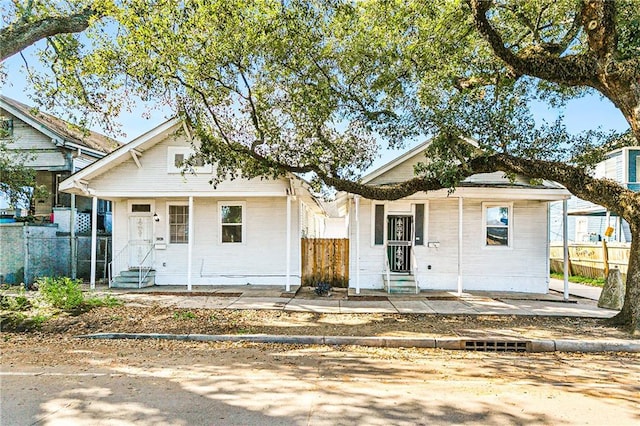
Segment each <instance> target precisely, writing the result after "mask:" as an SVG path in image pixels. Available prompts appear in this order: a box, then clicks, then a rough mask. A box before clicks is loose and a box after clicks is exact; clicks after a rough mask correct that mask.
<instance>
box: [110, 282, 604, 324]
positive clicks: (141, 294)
mask: <svg viewBox="0 0 640 426" xmlns="http://www.w3.org/2000/svg"><path fill="white" fill-rule="evenodd" d="M560 283H562V282H560ZM250 287H253V288H250ZM255 287H258V288H255ZM154 290H155V291H154ZM598 290H599V289H598ZM113 293H117V295H118V296H117V297H118V298H119V299H121V300H123V301H124V302H126V303H128V304H133V305H139V306H149V305H154V304H158V305H161V306H169V307H175V308H182V309H235V310H249V309H268V310H281V311H296V312H314V313H327V314H337V313H397V314H432V315H522V316H564V317H583V318H610V317H612V316H614V315H615V314H616V313H617V311H614V310H609V309H601V308H598V307H597V306H596V302H595V301H593V300H591V299H584V298H580V299H578V298H572V299H570V300H569V301H568V302H565V301H564V300H563V298H562V295H558V294H556V293H550V294H524V293H512V292H473V293H463V294H462V296H461V297H458V296H457V294H456V293H455V292H446V291H436V292H421V293H420V294H417V295H387V294H386V293H384V292H371V293H365V294H361V295H359V296H354V295H350V294H348V293H347V292H346V291H345V290H342V291H334V293H333V294H332V295H331V296H330V297H318V296H315V295H313V294H312V293H313V292H312V291H311V290H310V289H309V288H301V289H297V291H296V292H289V293H285V292H283V290H282V287H281V286H233V287H208V288H206V289H202V288H194V291H192V292H187V291H185V287H184V286H180V287H178V286H176V288H172V287H164V286H163V287H160V288H159V287H151V288H147V289H143V291H135V292H132V291H117V292H111V294H113Z"/></svg>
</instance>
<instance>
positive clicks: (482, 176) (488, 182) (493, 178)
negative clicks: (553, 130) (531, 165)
mask: <svg viewBox="0 0 640 426" xmlns="http://www.w3.org/2000/svg"><path fill="white" fill-rule="evenodd" d="M463 139H464V140H465V141H467V142H468V143H470V144H472V145H474V146H477V142H476V141H475V140H473V139H470V138H463ZM431 141H432V139H428V140H426V141H424V142H422V143H420V144H418V145H416V146H415V147H413V148H411V149H410V150H408V151H407V152H405V153H404V154H402V155H400V156H398V157H396V158H394V159H393V160H391V161H389V162H388V163H387V164H384V165H383V166H381V167H379V168H377V169H376V170H374V171H372V172H371V173H369V174H367V175H365V176H364V177H363V178H362V180H361V183H363V184H367V183H371V182H372V181H374V180H375V179H376V178H378V177H380V176H382V175H383V174H385V173H387V172H389V171H391V170H393V169H394V168H396V167H398V166H400V165H402V164H404V163H405V162H406V161H409V160H410V159H411V158H413V157H415V156H416V155H418V154H420V153H422V152H424V151H425V149H426V148H427V147H428V146H429V144H430V143H431ZM425 159H426V157H425ZM500 173H502V172H494V173H478V174H475V175H472V176H469V177H468V178H467V179H465V180H464V181H462V183H461V185H460V186H469V187H473V186H476V187H480V186H492V187H502V186H504V187H514V186H521V187H528V188H547V189H564V187H563V186H562V185H560V184H558V183H556V182H552V181H549V180H543V181H542V183H541V184H540V185H533V184H531V183H529V180H530V179H529V178H528V177H526V176H517V177H516V180H515V181H514V182H511V181H509V179H507V178H506V177H504V176H503V175H499V174H500ZM394 183H395V182H394Z"/></svg>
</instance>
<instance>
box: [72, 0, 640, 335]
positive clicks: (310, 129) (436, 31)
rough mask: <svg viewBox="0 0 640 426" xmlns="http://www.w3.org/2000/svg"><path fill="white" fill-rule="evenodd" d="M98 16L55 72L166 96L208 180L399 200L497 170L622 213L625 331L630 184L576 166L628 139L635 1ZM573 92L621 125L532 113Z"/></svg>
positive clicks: (630, 317)
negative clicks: (415, 160)
mask: <svg viewBox="0 0 640 426" xmlns="http://www.w3.org/2000/svg"><path fill="white" fill-rule="evenodd" d="M109 13H110V15H111V16H113V18H114V19H115V21H116V22H117V29H116V27H115V26H114V29H113V30H112V31H111V32H110V34H109V37H105V36H104V34H103V36H102V37H98V38H94V39H93V42H92V49H91V52H90V53H89V55H88V56H85V57H83V59H82V60H81V61H77V62H75V63H70V64H71V65H73V66H77V68H73V67H72V68H70V69H73V70H74V71H75V70H77V69H80V70H82V72H84V73H85V75H99V76H100V77H99V79H100V80H99V81H106V82H109V81H111V82H118V83H119V84H120V86H119V88H120V89H122V88H124V89H125V90H126V91H127V92H126V93H130V92H131V91H135V93H137V94H138V95H141V96H142V97H143V98H145V99H157V100H160V101H162V100H164V101H166V102H168V103H171V104H173V105H175V107H176V110H177V111H179V112H180V114H182V115H183V116H184V118H185V119H186V120H188V121H189V123H190V124H191V126H192V127H193V128H194V129H195V130H196V134H197V136H198V138H199V139H200V140H201V141H202V146H201V153H202V155H204V156H205V157H207V158H208V159H209V161H211V162H213V163H215V164H216V166H217V171H218V173H217V176H218V179H224V178H227V177H235V176H237V175H238V174H242V175H245V176H248V177H252V176H258V175H280V174H283V173H287V172H296V173H305V174H307V175H308V176H312V177H313V178H314V179H315V180H316V181H317V182H318V183H322V184H325V185H327V186H330V187H333V188H336V189H338V190H344V191H349V192H352V193H357V194H361V195H363V196H365V197H368V198H373V199H398V198H402V197H405V196H407V195H410V194H412V193H415V192H417V191H430V190H435V189H440V188H454V187H455V186H456V185H457V184H458V183H459V182H460V181H461V180H462V179H464V178H465V177H467V176H469V175H471V174H474V173H480V172H491V171H503V172H505V173H508V174H518V173H519V174H523V175H527V176H530V177H532V178H545V179H551V180H555V181H557V182H559V183H561V184H563V185H565V186H566V187H567V188H568V189H569V190H570V191H571V192H572V193H573V194H574V195H577V196H579V197H581V198H583V199H586V200H589V201H592V202H595V203H597V204H601V205H603V206H605V207H606V208H608V209H609V210H611V211H613V212H615V213H616V214H619V215H620V216H621V217H623V218H624V219H625V220H626V221H627V222H628V223H629V225H630V228H631V232H632V235H633V242H632V246H631V257H630V262H629V270H628V275H627V287H626V297H625V304H624V307H623V309H622V311H621V312H620V314H619V315H617V316H616V317H615V318H614V322H615V323H617V324H624V325H626V326H628V327H629V328H630V329H631V330H633V331H637V330H639V329H640V215H638V208H639V207H640V195H639V194H636V193H634V192H632V191H630V190H628V189H627V188H625V187H624V186H622V185H620V184H618V183H615V182H613V181H609V180H604V179H595V178H593V177H592V176H591V174H590V171H591V168H590V167H591V166H592V165H593V164H594V163H595V162H597V161H598V160H600V159H602V158H603V157H602V155H603V153H604V152H606V151H607V150H608V149H611V148H613V147H617V146H620V145H621V144H633V145H639V144H640V11H639V8H638V7H637V3H636V2H635V1H633V0H627V1H624V0H620V1H613V0H610V1H601V0H598V1H596V0H530V1H526V2H523V1H518V0H514V1H509V0H500V1H486V0H467V1H461V0H451V1H440V2H428V1H424V0H422V1H417V0H415V1H411V0H408V1H399V0H398V1H393V0H370V1H360V2H351V1H340V0H326V1H317V2H314V1H301V0H300V1H298V0H291V1H287V2H282V1H278V0H254V1H249V0H225V1H215V0H210V1H196V0H186V1H183V2H174V1H169V0H166V1H165V0H156V1H148V0H123V1H122V2H120V4H119V8H117V9H109ZM112 84H113V83H112ZM588 92H595V93H599V94H601V95H602V96H603V97H605V98H607V99H609V100H610V101H611V102H612V103H613V104H614V105H615V106H616V107H617V108H618V109H619V110H620V112H621V114H623V116H624V117H625V119H626V120H627V122H628V123H629V127H630V130H629V133H628V134H627V135H604V134H602V132H598V131H595V129H594V131H593V132H588V133H584V134H580V135H570V134H568V133H567V132H566V130H565V128H564V126H563V125H562V122H561V120H560V119H559V120H558V121H555V122H551V123H536V122H535V120H534V119H533V117H532V114H531V112H530V109H529V108H530V106H531V104H532V102H536V103H540V102H547V103H549V104H550V105H552V106H558V105H562V104H563V103H564V102H565V101H566V100H567V99H571V98H574V97H579V96H581V95H583V94H585V93H588ZM433 135H435V139H434V141H433V143H432V144H431V145H430V147H429V150H428V153H427V157H426V158H425V161H424V163H423V164H421V165H419V166H418V167H417V168H416V176H415V177H414V178H413V179H411V180H409V181H407V182H403V183H400V184H397V185H390V186H382V187H373V186H368V185H362V184H360V183H359V181H358V177H359V176H360V173H361V172H362V171H363V170H365V169H366V168H367V167H368V166H369V165H370V164H371V162H372V161H373V159H374V158H375V156H376V155H377V152H378V150H379V149H380V148H381V147H387V146H390V147H398V146H402V145H403V144H405V143H406V142H407V141H408V140H412V139H415V138H424V137H427V136H433ZM461 136H468V137H472V138H474V139H475V140H476V141H477V143H476V144H473V145H472V144H469V143H467V142H465V141H466V140H468V139H465V138H461ZM212 183H213V184H215V183H216V182H215V181H214V182H212Z"/></svg>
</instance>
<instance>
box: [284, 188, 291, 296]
mask: <svg viewBox="0 0 640 426" xmlns="http://www.w3.org/2000/svg"><path fill="white" fill-rule="evenodd" d="M286 228H287V229H286V238H287V241H286V244H285V246H286V249H285V252H286V254H285V258H286V259H285V260H286V262H287V264H286V266H285V291H291V195H288V194H287V223H286Z"/></svg>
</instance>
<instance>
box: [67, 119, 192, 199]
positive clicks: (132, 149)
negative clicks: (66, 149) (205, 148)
mask: <svg viewBox="0 0 640 426" xmlns="http://www.w3.org/2000/svg"><path fill="white" fill-rule="evenodd" d="M181 125H182V120H180V119H179V118H177V117H174V118H171V119H169V120H167V121H165V122H164V123H162V124H160V125H159V126H157V127H155V128H153V129H151V130H149V131H148V132H146V133H143V134H142V135H140V136H138V137H137V138H135V139H133V140H132V141H131V142H129V143H127V144H124V145H121V146H120V147H119V148H118V149H116V150H115V151H113V152H111V153H110V154H109V155H107V156H106V157H104V158H101V159H99V160H98V161H96V162H95V163H92V164H90V165H88V166H87V167H85V168H84V169H82V170H80V171H78V172H76V173H74V174H72V175H71V176H69V177H68V178H67V179H65V180H64V181H62V182H61V183H60V190H61V191H64V190H68V189H71V188H74V187H76V186H77V183H78V182H80V181H84V180H88V179H92V178H94V177H95V176H97V175H100V174H102V173H105V172H106V171H108V170H110V169H112V168H114V167H115V166H117V165H119V164H121V163H123V162H125V161H127V160H129V159H130V158H131V156H137V155H139V154H141V153H143V152H144V151H146V150H147V149H149V148H150V147H152V146H154V145H155V144H156V143H158V142H159V141H161V140H162V139H164V138H165V137H167V136H168V135H170V134H171V133H173V132H174V131H175V130H176V129H177V128H178V127H180V126H181Z"/></svg>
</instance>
